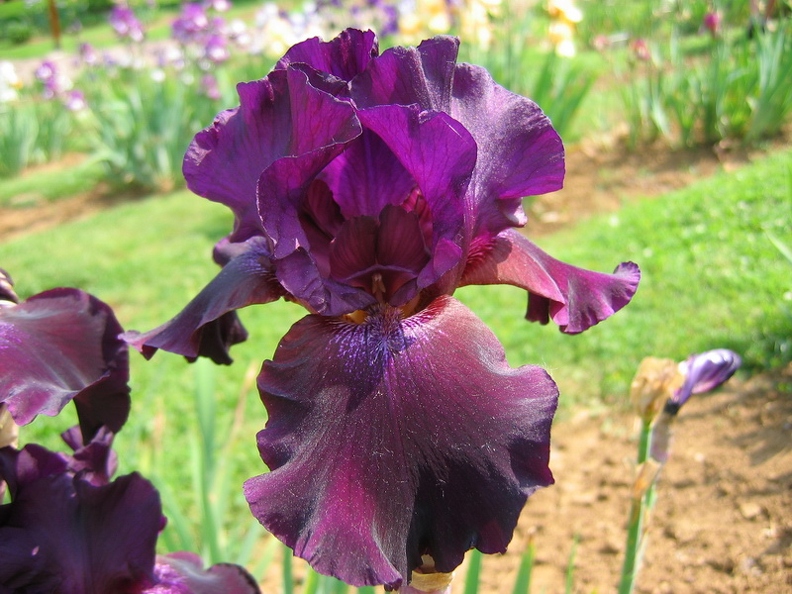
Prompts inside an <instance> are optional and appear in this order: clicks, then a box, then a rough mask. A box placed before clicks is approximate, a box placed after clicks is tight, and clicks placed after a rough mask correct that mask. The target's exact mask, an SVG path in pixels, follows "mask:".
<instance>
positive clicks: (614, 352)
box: [0, 151, 792, 517]
mask: <svg viewBox="0 0 792 594" xmlns="http://www.w3.org/2000/svg"><path fill="white" fill-rule="evenodd" d="M791 171H792V151H785V152H780V153H777V154H774V155H771V156H769V157H767V158H765V159H763V160H762V161H760V162H757V163H755V164H753V165H750V166H746V167H744V168H742V169H740V170H738V171H736V172H732V173H722V174H719V175H717V176H715V177H713V178H711V179H707V180H703V181H701V182H699V183H697V184H695V185H693V186H691V187H689V188H687V189H685V190H683V191H679V192H674V193H671V194H668V195H665V196H661V197H659V198H653V199H646V200H643V201H639V202H637V203H634V204H632V205H630V206H627V207H625V208H624V209H622V210H621V211H620V212H618V213H616V214H612V215H606V216H600V217H595V218H592V219H590V220H588V221H586V222H583V223H582V224H579V225H578V226H576V227H574V228H570V229H567V230H565V231H563V232H560V233H558V234H555V235H553V236H550V237H545V238H542V239H541V241H540V242H539V243H540V244H541V246H542V247H543V248H544V249H546V250H547V251H548V252H549V253H551V254H552V255H554V256H555V257H557V258H559V259H562V260H565V261H567V262H570V263H573V264H576V265H579V266H583V267H588V268H592V269H596V270H601V271H609V270H612V269H613V267H614V266H615V265H616V264H618V263H619V262H621V261H624V260H633V261H635V262H637V263H638V264H639V265H640V266H641V268H642V271H643V279H642V282H641V285H640V288H639V290H638V293H637V294H636V296H635V298H634V300H633V302H632V303H631V304H630V305H629V306H628V307H627V308H625V309H624V310H623V311H621V312H619V313H618V314H617V315H615V316H614V317H613V318H611V319H609V320H607V321H606V322H604V323H602V324H600V325H598V326H596V327H594V328H592V329H591V330H589V331H587V332H585V333H583V334H581V335H577V336H566V335H562V334H561V333H559V332H558V330H557V329H556V328H554V327H552V326H548V327H542V326H540V325H536V324H530V323H528V322H526V321H524V320H523V319H522V316H523V314H524V311H525V305H526V297H525V293H524V292H522V291H520V290H517V289H514V288H512V287H466V288H464V289H461V290H460V291H458V292H457V294H456V296H457V297H458V298H460V299H461V300H462V301H464V302H465V303H466V304H467V305H468V306H469V307H470V308H471V309H473V310H474V311H475V312H476V313H477V314H478V315H479V316H480V317H481V318H482V319H483V320H484V321H485V322H486V323H487V324H488V325H489V326H490V327H491V328H492V330H493V331H494V332H495V334H496V335H497V336H498V337H499V339H500V340H501V342H502V343H503V345H504V347H505V350H506V354H507V357H508V359H509V362H510V363H511V364H512V365H515V366H517V365H524V364H538V365H542V366H544V367H545V368H547V369H548V370H549V371H550V372H551V374H552V375H553V377H554V378H555V379H556V380H557V381H558V383H559V386H560V388H561V392H562V398H561V403H562V407H563V408H565V409H566V410H569V409H570V408H571V407H573V406H587V407H600V406H603V405H608V406H611V407H613V408H625V407H626V406H628V404H627V398H626V395H627V392H628V389H629V382H630V380H631V378H632V375H633V373H634V370H635V368H636V366H637V365H638V363H639V361H640V360H641V359H642V358H643V357H645V356H647V355H655V356H662V357H671V358H674V359H677V360H681V359H683V358H684V357H686V356H687V355H688V354H690V353H693V352H698V351H703V350H706V349H711V348H716V347H729V348H732V349H734V350H736V351H738V352H739V353H741V354H742V355H743V357H744V359H745V363H746V370H747V372H749V373H750V372H755V371H757V370H761V369H764V368H767V367H772V366H775V365H780V364H782V363H785V362H787V361H789V360H790V342H791V341H792V338H790V337H792V263H790V262H789V261H787V260H786V259H785V258H784V257H783V256H782V254H781V253H780V252H779V251H778V249H777V248H776V247H775V246H774V245H773V243H772V241H771V240H770V239H769V237H768V234H767V232H768V231H769V232H771V233H772V234H773V235H774V236H775V237H777V238H779V239H781V240H782V241H785V242H787V243H788V244H789V245H792V233H791V229H792V226H791V225H790V223H792V189H791V185H790V184H792V181H790V175H792V174H791V173H790V172H791ZM0 193H2V188H0ZM231 223H232V218H231V215H230V213H229V212H228V211H227V209H225V208H224V207H222V206H220V205H217V204H213V203H211V202H208V201H206V200H203V199H200V198H197V197H195V196H193V195H191V194H190V193H188V192H178V193H173V194H169V195H161V196H151V197H148V198H145V199H140V200H136V201H131V202H127V203H125V204H123V205H121V206H118V207H115V208H112V209H109V210H106V211H103V212H100V213H98V214H96V215H94V216H91V217H89V218H86V219H83V220H79V221H74V222H71V223H67V224H63V225H61V226H59V227H58V228H55V229H51V230H48V231H46V232H41V233H35V234H31V235H28V236H25V237H22V238H19V239H16V240H13V241H8V242H4V243H1V244H0V267H2V268H5V269H6V270H8V271H9V272H10V273H11V274H12V276H13V277H14V279H15V281H16V287H17V290H18V292H19V293H20V296H21V297H23V298H24V297H27V296H29V295H31V294H34V293H37V292H40V291H43V290H45V289H48V288H52V287H56V286H72V287H79V288H82V289H84V290H86V291H89V292H91V293H93V294H94V295H96V296H98V297H99V298H101V299H103V300H104V301H106V302H108V303H109V304H110V305H111V306H112V307H113V308H114V309H115V311H116V312H117V315H118V317H119V320H120V321H121V323H122V325H123V326H124V327H125V328H127V329H138V330H148V329H150V328H152V327H154V326H156V325H158V324H160V323H162V322H164V321H166V320H167V319H169V318H170V317H172V316H173V315H174V314H176V313H177V312H178V311H179V310H180V308H181V307H182V306H184V305H185V304H186V303H187V302H188V301H189V300H190V299H191V298H192V297H193V296H194V295H195V294H196V293H197V292H198V291H199V290H200V289H201V288H202V287H203V286H204V285H205V284H206V283H207V282H208V281H209V280H210V279H211V278H212V277H213V276H214V274H215V273H216V266H215V265H214V264H213V262H212V261H211V249H212V246H213V244H214V243H215V242H216V241H217V240H218V239H220V238H221V237H222V236H224V235H225V234H226V233H227V232H228V230H229V229H230V227H231ZM303 315H304V312H303V310H302V309H301V308H299V307H298V306H295V305H293V304H288V303H285V302H283V301H280V302H277V303H273V304H268V305H266V306H258V307H252V308H248V309H246V310H243V311H242V312H241V316H242V319H243V321H244V323H245V324H246V326H247V328H248V330H249V332H250V339H249V340H248V342H246V343H244V344H241V345H238V346H237V347H234V349H233V350H232V355H233V356H234V358H235V363H234V364H233V365H232V366H230V367H218V368H215V372H214V384H215V392H216V398H217V415H216V416H217V419H216V420H217V427H218V430H219V431H220V434H219V435H218V436H217V437H216V439H218V440H219V442H220V443H222V440H223V439H224V438H225V436H226V433H224V431H227V427H229V426H230V425H231V423H232V420H233V418H234V417H235V415H236V417H237V418H238V419H241V420H242V422H241V426H240V428H239V435H240V436H241V437H240V440H239V443H238V444H236V447H235V449H234V452H235V453H234V456H233V457H231V458H229V460H228V461H227V463H228V465H231V466H232V467H233V468H232V469H231V471H230V472H231V476H232V477H233V478H232V483H233V485H234V486H233V487H232V489H231V491H232V493H234V494H235V500H234V503H233V504H232V506H239V507H240V508H243V507H244V501H243V499H242V497H241V483H242V481H243V480H245V479H246V478H248V477H250V476H253V475H255V474H259V473H261V472H263V471H264V470H265V467H264V465H263V464H262V462H261V461H260V460H259V458H258V454H257V451H256V447H255V434H256V432H257V431H258V430H259V429H261V428H262V427H263V425H264V423H265V421H266V413H265V410H264V408H263V406H262V405H261V403H260V402H259V400H258V397H257V394H256V392H255V384H254V382H253V381H252V378H253V377H254V376H255V374H256V373H257V372H258V370H259V368H260V365H261V362H262V361H263V360H264V359H266V358H269V357H271V355H272V353H273V351H274V350H275V347H276V345H277V343H278V340H279V339H280V338H281V337H282V336H283V335H284V334H285V333H286V332H287V331H288V329H289V327H290V325H291V324H292V323H294V322H295V321H297V320H298V319H299V318H300V317H302V316H303ZM131 362H132V370H131V373H132V387H133V405H132V415H131V418H130V421H129V423H128V424H127V426H126V427H125V428H124V429H123V430H122V431H121V433H120V434H119V436H118V438H117V441H116V446H117V449H118V451H119V452H121V453H122V455H121V459H120V464H121V472H129V471H131V470H132V469H137V470H139V471H141V472H142V473H143V474H145V475H149V476H155V477H158V478H160V479H161V480H162V482H163V483H164V482H167V484H168V485H169V487H170V489H171V491H173V492H174V494H175V497H176V500H177V502H178V504H179V506H180V507H181V509H182V511H184V513H186V514H187V515H188V517H189V514H190V513H192V512H194V509H195V501H194V496H193V495H192V491H193V489H191V487H190V485H191V484H192V483H191V481H192V480H193V478H192V476H193V466H192V464H193V462H192V458H191V456H192V454H191V452H192V451H194V448H195V445H196V439H198V438H197V434H196V426H197V417H196V411H195V401H194V394H195V391H196V381H198V379H197V378H199V377H205V374H198V373H197V371H198V370H197V368H196V367H195V366H191V365H188V364H187V363H186V362H185V361H184V360H183V359H182V358H181V357H177V356H175V355H171V354H169V353H158V354H157V355H156V356H155V357H154V358H153V359H152V360H151V361H145V360H144V359H143V358H142V357H141V356H140V355H138V354H137V353H135V352H133V353H131ZM201 381H205V379H204V380H201ZM240 402H241V404H240ZM73 421H74V413H73V411H72V410H71V407H70V408H69V409H68V410H67V416H66V418H64V416H63V415H61V416H60V417H58V418H55V419H48V418H46V419H39V420H37V422H35V423H33V424H32V425H30V426H28V427H25V428H23V430H22V440H23V442H28V441H36V442H40V443H42V444H44V445H46V446H48V447H51V448H58V449H60V448H61V444H60V443H59V439H58V434H59V433H60V432H61V431H62V430H64V429H66V428H67V427H68V426H69V425H70V423H72V422H73ZM242 517H246V516H242Z"/></svg>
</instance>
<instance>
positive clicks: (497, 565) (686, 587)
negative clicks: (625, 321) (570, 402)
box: [485, 366, 792, 594]
mask: <svg viewBox="0 0 792 594" xmlns="http://www.w3.org/2000/svg"><path fill="white" fill-rule="evenodd" d="M636 436H637V428H636V426H635V422H634V419H633V418H632V416H625V415H622V416H618V415H617V416H614V415H612V414H609V413H604V414H602V415H594V414H590V413H581V414H580V415H578V416H576V417H574V418H572V419H569V420H566V421H562V422H560V423H558V424H557V426H556V427H555V430H554V434H553V445H554V450H553V455H552V457H553V459H552V462H551V468H553V472H554V474H555V478H556V485H554V486H553V487H550V488H549V489H545V490H543V491H540V492H539V493H537V494H536V495H534V497H533V498H532V499H530V500H529V502H528V505H527V506H526V508H525V510H524V512H523V515H522V517H521V520H520V524H519V528H518V532H517V536H516V537H515V545H516V546H515V547H514V548H515V550H517V551H518V550H519V549H520V548H522V546H524V543H525V542H526V540H527V539H528V538H529V537H530V538H533V540H534V543H535V545H536V550H537V560H538V562H537V565H536V568H535V571H534V582H535V588H534V589H533V591H534V592H542V591H546V592H563V591H564V579H565V571H566V567H567V562H568V558H569V554H570V550H571V547H572V543H573V541H574V539H575V538H577V539H578V545H577V554H576V562H575V573H574V577H575V588H574V592H581V593H583V592H587V593H590V592H613V591H615V589H616V585H617V583H618V578H619V574H620V571H621V564H622V560H623V552H624V541H625V537H626V531H625V525H626V521H627V515H628V510H629V500H630V499H629V498H630V492H631V485H632V480H633V471H634V468H633V466H634V463H633V460H634V459H635V455H636ZM790 510H792V366H789V367H787V368H786V369H784V370H782V371H779V372H776V373H772V374H765V375H760V376H756V377H754V378H752V379H750V380H749V381H746V382H741V381H737V380H732V381H731V382H730V383H729V384H728V385H727V386H726V388H724V389H723V390H722V391H721V392H719V393H716V394H714V395H709V396H696V397H693V399H691V400H690V401H689V402H688V403H687V404H686V405H685V407H684V408H683V409H682V411H681V412H680V415H679V418H678V420H677V422H676V430H675V439H674V443H673V444H672V449H671V457H670V459H669V461H668V463H667V465H666V466H665V468H664V469H663V471H662V474H661V476H660V479H659V487H658V501H657V505H656V507H655V511H654V514H653V518H652V520H651V523H650V525H649V539H648V546H647V549H646V553H645V558H644V564H643V568H642V570H641V572H640V574H639V578H638V587H637V588H636V591H637V592H643V593H653V594H654V593H663V594H665V593H671V592H673V593H675V594H677V593H679V594H684V593H696V592H712V593H724V594H727V593H728V594H732V593H733V594H737V593H743V592H789V591H792V512H791V511H790ZM518 561H519V560H518V558H517V555H516V553H509V554H507V555H506V556H504V557H502V558H500V559H498V558H490V559H485V564H487V565H486V566H487V567H488V571H487V572H486V575H485V579H486V585H487V586H488V592H489V593H490V594H494V593H495V592H504V591H508V588H507V585H510V584H511V583H513V579H514V575H515V572H516V567H517V563H518Z"/></svg>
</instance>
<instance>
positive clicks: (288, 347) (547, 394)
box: [245, 297, 558, 588]
mask: <svg viewBox="0 0 792 594" xmlns="http://www.w3.org/2000/svg"><path fill="white" fill-rule="evenodd" d="M259 389H260V392H261V396H262V400H263V402H264V404H265V405H266V407H267V409H268V412H269V421H268V423H267V426H266V427H265V429H264V430H262V431H261V432H260V433H259V436H258V441H259V450H260V452H261V456H262V458H263V460H264V462H265V463H266V464H267V465H268V466H269V467H270V469H271V472H270V473H268V474H265V475H262V476H259V477H256V478H253V479H250V480H249V481H248V482H247V483H246V484H245V494H246V497H247V499H248V502H249V503H250V506H251V510H252V511H253V514H254V515H255V516H256V517H257V518H258V519H259V520H260V521H261V523H262V524H263V525H264V526H265V527H266V528H267V529H268V530H270V531H271V532H273V533H274V534H275V535H276V536H278V537H279V538H280V539H281V540H283V541H284V542H285V543H286V544H287V545H289V546H290V547H292V548H293V549H294V551H295V554H297V555H298V556H301V557H303V558H305V559H307V560H308V561H309V562H310V563H311V565H312V566H313V567H314V569H316V570H317V571H319V572H321V573H326V574H330V575H334V576H335V577H337V578H339V579H342V580H344V581H346V582H348V583H350V584H353V585H363V584H386V585H387V586H388V587H391V588H394V587H398V586H399V585H400V584H401V583H403V582H407V581H409V579H410V575H411V571H412V570H413V569H415V568H417V567H419V566H420V565H421V564H422V561H421V555H424V554H428V555H430V556H431V557H432V558H433V559H434V561H435V564H436V567H437V570H438V571H441V572H450V571H452V570H453V569H454V568H455V567H457V566H458V565H459V563H461V561H462V559H463V556H464V553H465V551H467V550H468V549H470V548H472V547H476V548H478V549H480V550H481V551H483V552H486V553H495V552H503V551H505V549H506V546H507V545H508V543H509V541H510V540H511V537H512V533H513V530H514V527H515V524H516V522H517V518H518V516H519V513H520V510H521V509H522V506H523V504H524V503H525V500H526V498H527V497H528V496H529V495H530V494H531V493H533V492H534V491H535V490H536V489H537V488H539V487H542V486H546V485H549V484H551V483H552V480H553V479H552V475H551V473H550V470H549V468H548V466H547V463H548V457H549V451H550V444H549V438H550V424H551V420H552V416H553V413H554V410H555V407H556V400H557V396H558V392H557V389H556V386H555V384H554V383H553V381H552V380H551V379H550V378H549V376H548V375H547V374H546V372H545V371H544V370H542V369H540V368H538V367H530V366H526V367H521V368H519V369H512V368H510V367H509V366H508V364H507V363H506V361H505V356H504V353H503V349H502V347H501V345H500V344H499V343H498V341H497V339H496V338H495V336H494V335H493V334H492V333H491V332H490V331H489V330H488V329H487V328H486V326H484V324H483V323H482V322H481V321H480V320H478V318H476V317H475V316H474V315H473V314H472V313H471V312H470V311H469V310H468V309H467V308H465V307H464V306H463V305H462V304H460V303H459V302H457V301H456V300H454V299H452V298H450V297H440V298H438V299H437V300H435V301H434V302H433V303H432V304H431V305H430V306H429V307H428V308H426V309H424V310H423V311H422V312H420V313H418V314H416V315H414V316H412V317H410V318H406V319H402V318H401V317H400V316H399V313H398V310H396V309H393V308H387V307H385V308H383V309H380V310H374V311H371V312H370V315H369V316H368V317H367V318H366V319H365V321H364V322H363V323H361V324H354V323H351V322H345V321H340V320H339V319H331V318H327V317H322V316H316V315H311V316H308V317H306V318H304V319H303V320H302V321H300V322H298V323H297V324H295V326H294V327H293V328H292V329H291V330H290V331H289V333H288V334H287V335H286V337H285V338H284V339H283V341H282V342H281V344H280V345H279V347H278V349H277V351H276V353H275V357H274V360H273V361H269V362H265V364H264V366H263V368H262V372H261V375H260V377H259Z"/></svg>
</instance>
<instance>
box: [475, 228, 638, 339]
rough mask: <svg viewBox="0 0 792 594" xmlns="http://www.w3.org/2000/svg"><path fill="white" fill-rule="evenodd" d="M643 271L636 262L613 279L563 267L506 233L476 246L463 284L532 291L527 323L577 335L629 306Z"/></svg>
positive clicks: (519, 237)
mask: <svg viewBox="0 0 792 594" xmlns="http://www.w3.org/2000/svg"><path fill="white" fill-rule="evenodd" d="M640 279H641V271H640V270H639V268H638V266H637V265H636V264H634V263H632V262H624V263H622V264H619V266H617V267H616V270H614V272H613V274H603V273H600V272H593V271H590V270H584V269H582V268H577V267H576V266H571V265H569V264H565V263H564V262H560V261H558V260H556V259H555V258H552V257H550V256H549V255H547V254H546V253H545V252H543V251H542V250H540V249H539V248H538V247H537V246H536V245H534V244H533V243H532V242H530V241H529V240H528V239H526V238H525V237H524V236H522V235H521V234H520V233H518V232H517V231H514V230H511V229H509V230H506V231H504V232H503V233H501V234H500V235H498V236H496V237H492V238H490V239H489V240H487V241H483V240H482V241H480V242H479V243H475V244H474V245H473V247H472V250H471V254H470V257H469V260H468V265H467V268H466V269H465V274H464V276H463V277H462V282H461V283H460V286H464V285H494V284H506V285H514V286H517V287H520V288H522V289H525V290H526V291H528V311H527V313H526V318H527V319H528V320H530V321H532V322H539V323H541V324H547V323H548V322H549V321H550V320H551V319H552V320H553V322H555V323H556V324H558V326H559V328H560V329H561V331H562V332H565V333H567V334H577V333H579V332H583V331H584V330H586V329H587V328H590V327H591V326H593V325H595V324H597V323H599V322H601V321H603V320H605V319H606V318H608V317H610V316H611V315H613V314H614V313H616V312H617V311H619V310H620V309H621V308H622V307H624V306H625V305H627V304H628V303H629V302H630V300H631V299H632V297H633V295H634V294H635V291H636V290H637V288H638V282H639V281H640Z"/></svg>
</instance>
